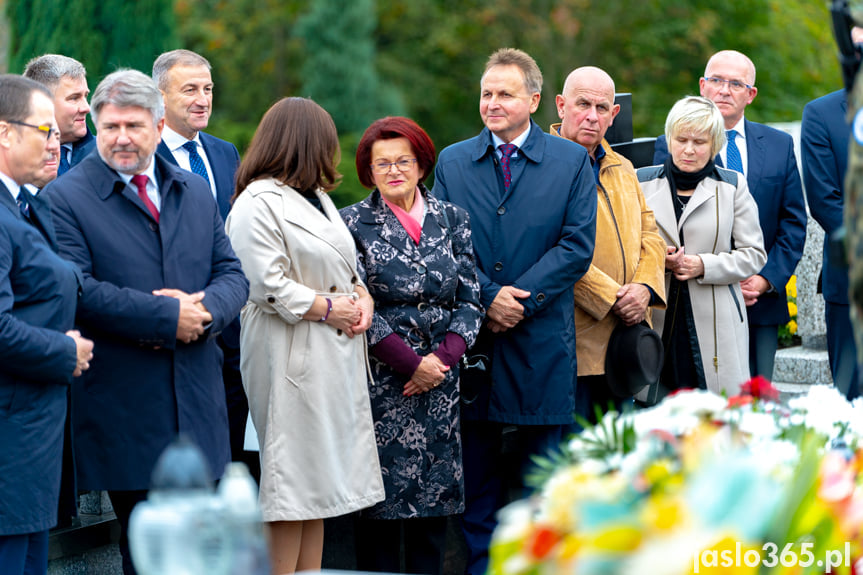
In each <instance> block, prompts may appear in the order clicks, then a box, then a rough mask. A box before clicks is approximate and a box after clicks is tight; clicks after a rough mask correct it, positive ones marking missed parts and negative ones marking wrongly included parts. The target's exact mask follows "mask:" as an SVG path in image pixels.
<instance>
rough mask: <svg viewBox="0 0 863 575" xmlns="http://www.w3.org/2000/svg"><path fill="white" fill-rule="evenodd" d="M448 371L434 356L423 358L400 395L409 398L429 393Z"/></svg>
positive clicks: (429, 355) (431, 354)
mask: <svg viewBox="0 0 863 575" xmlns="http://www.w3.org/2000/svg"><path fill="white" fill-rule="evenodd" d="M449 369H450V368H449V367H448V366H446V365H444V364H443V362H442V361H441V360H440V358H439V357H438V356H436V355H435V354H433V353H430V354H428V355H425V356H423V358H422V361H420V364H419V366H418V367H417V369H416V371H415V372H414V374H413V375H412V376H411V379H410V381H408V382H407V383H406V384H405V388H404V391H403V392H402V395H405V396H411V395H416V394H417V393H425V392H427V391H431V390H432V389H433V388H435V387H437V386H439V385H440V384H441V382H442V381H443V380H444V378H445V377H446V372H448V371H449Z"/></svg>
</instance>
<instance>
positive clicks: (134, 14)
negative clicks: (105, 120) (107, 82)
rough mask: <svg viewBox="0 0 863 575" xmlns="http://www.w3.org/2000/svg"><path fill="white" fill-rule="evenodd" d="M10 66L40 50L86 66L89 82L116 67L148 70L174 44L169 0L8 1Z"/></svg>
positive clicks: (20, 64) (18, 69) (15, 68)
mask: <svg viewBox="0 0 863 575" xmlns="http://www.w3.org/2000/svg"><path fill="white" fill-rule="evenodd" d="M6 14H7V17H8V18H9V27H10V46H9V70H10V71H11V72H17V73H20V72H22V71H23V70H24V66H25V65H26V64H27V62H28V61H29V60H30V59H31V58H33V57H35V56H39V55H41V54H46V53H59V54H65V55H66V56H70V57H72V58H75V59H77V60H79V61H81V62H82V63H83V64H84V65H85V66H86V67H87V74H88V77H89V82H90V84H91V85H95V84H96V83H98V81H99V80H101V78H102V77H103V76H105V75H106V74H108V73H110V72H113V71H114V70H115V69H117V68H120V67H128V68H135V69H138V70H141V71H143V72H145V73H149V72H150V70H151V68H152V65H153V60H154V59H155V58H156V56H158V55H159V54H160V53H161V52H163V51H164V50H167V49H170V48H174V47H176V46H177V44H178V37H177V32H176V28H177V26H176V20H175V17H174V11H173V1H172V0H138V1H137V2H127V1H125V0H101V1H99V2H96V1H94V0H63V1H60V0H29V1H24V0H19V1H17V2H9V3H8V4H7V5H6Z"/></svg>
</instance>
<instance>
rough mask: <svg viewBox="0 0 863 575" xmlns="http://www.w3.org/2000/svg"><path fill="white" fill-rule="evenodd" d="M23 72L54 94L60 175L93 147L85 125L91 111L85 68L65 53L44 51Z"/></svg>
mask: <svg viewBox="0 0 863 575" xmlns="http://www.w3.org/2000/svg"><path fill="white" fill-rule="evenodd" d="M24 76H26V77H27V78H30V79H31V80H36V81H37V82H40V83H42V84H44V85H45V86H47V87H48V89H49V90H51V92H53V94H54V116H55V117H56V119H57V127H58V128H59V130H60V144H61V149H60V165H59V168H58V171H57V175H58V176H62V175H63V174H65V173H66V172H67V171H69V168H71V167H72V166H74V165H76V164H77V163H78V162H80V161H81V160H83V159H84V157H85V156H86V155H87V154H89V153H90V152H92V151H93V149H94V148H95V147H96V138H95V137H94V136H93V134H92V133H90V128H88V127H87V114H89V113H90V105H89V104H88V103H87V96H89V95H90V89H89V88H88V87H87V70H85V69H84V65H83V64H81V62H79V61H78V60H75V59H73V58H69V57H68V56H62V55H60V54H44V55H42V56H39V57H37V58H33V59H32V60H30V61H29V62H28V63H27V67H26V68H25V69H24Z"/></svg>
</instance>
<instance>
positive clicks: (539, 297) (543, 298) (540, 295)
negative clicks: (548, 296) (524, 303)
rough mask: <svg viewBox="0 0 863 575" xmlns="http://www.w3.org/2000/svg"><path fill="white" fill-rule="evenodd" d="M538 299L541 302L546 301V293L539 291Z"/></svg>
mask: <svg viewBox="0 0 863 575" xmlns="http://www.w3.org/2000/svg"><path fill="white" fill-rule="evenodd" d="M536 301H538V302H540V303H542V302H544V301H545V294H544V293H542V292H539V293H538V294H536Z"/></svg>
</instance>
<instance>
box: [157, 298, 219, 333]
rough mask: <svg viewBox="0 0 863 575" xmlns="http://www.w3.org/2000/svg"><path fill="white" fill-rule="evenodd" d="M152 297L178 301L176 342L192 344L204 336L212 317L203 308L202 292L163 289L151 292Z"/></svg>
mask: <svg viewBox="0 0 863 575" xmlns="http://www.w3.org/2000/svg"><path fill="white" fill-rule="evenodd" d="M153 295H157V296H164V297H172V298H175V299H178V300H180V316H179V317H178V318H177V340H179V341H182V342H183V343H192V342H193V341H196V340H197V339H198V338H199V337H201V336H202V335H204V330H205V329H206V327H205V326H206V325H207V324H209V323H210V322H211V321H213V315H212V314H211V313H210V312H209V311H208V310H207V308H206V307H204V304H203V303H202V302H203V300H204V295H205V294H204V292H202V291H199V292H195V293H191V294H189V293H186V292H184V291H183V290H178V289H172V288H164V289H158V290H154V291H153Z"/></svg>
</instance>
